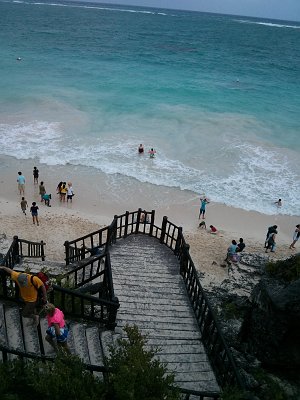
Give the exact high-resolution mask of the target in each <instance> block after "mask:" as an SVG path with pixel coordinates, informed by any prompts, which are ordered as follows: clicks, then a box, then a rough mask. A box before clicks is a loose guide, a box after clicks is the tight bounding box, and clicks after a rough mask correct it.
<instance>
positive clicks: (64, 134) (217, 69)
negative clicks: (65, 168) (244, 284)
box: [0, 0, 300, 215]
mask: <svg viewBox="0 0 300 400" xmlns="http://www.w3.org/2000/svg"><path fill="white" fill-rule="evenodd" d="M0 48H1V57H0V70H1V80H0V157H1V154H2V155H9V156H14V157H16V158H18V159H30V158H32V159H35V160H39V161H40V162H43V163H46V164H49V165H64V164H67V163H68V164H74V165H77V166H80V165H82V166H84V167H90V168H91V169H92V170H93V173H95V172H97V171H99V170H101V171H102V172H104V173H106V174H121V175H124V176H126V177H127V178H128V177H130V178H132V179H137V180H139V181H141V182H148V183H151V184H153V185H159V186H162V185H165V186H172V187H178V188H179V189H180V190H191V191H193V192H195V193H198V194H200V193H206V195H207V196H208V197H209V198H210V199H211V200H212V201H216V202H221V203H225V204H229V205H233V206H236V207H241V208H244V209H247V210H257V211H261V212H264V213H268V214H271V213H274V212H275V210H274V205H273V202H274V201H275V200H277V199H278V198H279V197H281V198H282V199H283V202H284V207H283V209H282V212H283V213H286V214H293V215H300V201H299V197H300V196H299V195H300V162H299V161H300V23H296V22H287V21H278V20H276V21H273V20H265V19H254V18H248V17H237V16H225V15H217V14H207V13H197V12H187V11H177V10H176V11H175V10H166V9H152V8H141V7H131V6H114V5H105V4H99V3H97V4H95V3H94V4H93V3H86V2H84V3H82V2H64V1H63V2H56V3H50V2H44V1H40V2H34V1H1V0H0ZM18 58H20V59H18ZM139 143H143V144H144V145H145V148H146V150H148V149H149V148H151V147H154V148H155V149H156V151H157V154H156V157H155V159H152V160H150V159H149V158H148V156H147V154H146V155H145V156H142V157H139V156H138V155H137V147H138V145H139Z"/></svg>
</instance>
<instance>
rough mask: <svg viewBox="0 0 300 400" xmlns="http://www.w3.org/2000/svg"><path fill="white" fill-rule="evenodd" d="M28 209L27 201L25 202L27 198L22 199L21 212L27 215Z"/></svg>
mask: <svg viewBox="0 0 300 400" xmlns="http://www.w3.org/2000/svg"><path fill="white" fill-rule="evenodd" d="M26 208H27V201H26V200H25V197H22V200H21V210H22V211H23V213H24V214H25V215H26Z"/></svg>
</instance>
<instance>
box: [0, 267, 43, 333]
mask: <svg viewBox="0 0 300 400" xmlns="http://www.w3.org/2000/svg"><path fill="white" fill-rule="evenodd" d="M0 269H2V270H4V271H5V272H7V273H8V274H10V278H11V280H12V281H14V282H16V284H17V285H18V288H19V290H20V297H21V298H22V300H23V301H24V303H25V305H24V307H23V310H22V316H23V317H24V318H31V319H32V322H33V323H34V324H35V325H36V326H37V325H38V323H39V316H38V314H37V311H36V307H37V302H38V290H39V289H40V290H41V292H42V300H43V302H44V303H45V304H46V303H47V291H46V287H45V285H44V284H43V282H42V281H41V279H40V278H38V277H37V276H34V275H31V274H26V273H24V272H17V271H13V270H12V269H10V268H8V267H0Z"/></svg>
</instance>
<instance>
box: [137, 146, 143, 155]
mask: <svg viewBox="0 0 300 400" xmlns="http://www.w3.org/2000/svg"><path fill="white" fill-rule="evenodd" d="M138 152H139V154H144V146H143V145H142V143H141V144H140V145H139V147H138Z"/></svg>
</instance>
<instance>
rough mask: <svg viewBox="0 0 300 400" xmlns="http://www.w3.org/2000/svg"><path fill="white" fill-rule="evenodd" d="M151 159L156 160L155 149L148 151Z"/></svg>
mask: <svg viewBox="0 0 300 400" xmlns="http://www.w3.org/2000/svg"><path fill="white" fill-rule="evenodd" d="M148 153H149V156H150V158H154V157H155V153H156V151H155V150H154V149H153V147H152V148H151V149H150V150H149V151H148Z"/></svg>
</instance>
